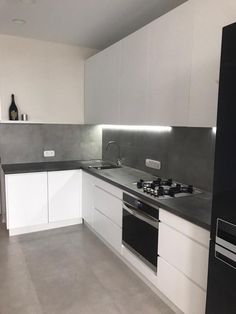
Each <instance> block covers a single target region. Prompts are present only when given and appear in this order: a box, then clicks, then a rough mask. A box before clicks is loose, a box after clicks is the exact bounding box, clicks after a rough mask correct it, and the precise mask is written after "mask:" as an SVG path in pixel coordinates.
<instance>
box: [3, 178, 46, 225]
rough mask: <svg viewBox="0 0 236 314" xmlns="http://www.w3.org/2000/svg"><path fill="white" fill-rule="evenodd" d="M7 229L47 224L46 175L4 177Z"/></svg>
mask: <svg viewBox="0 0 236 314" xmlns="http://www.w3.org/2000/svg"><path fill="white" fill-rule="evenodd" d="M5 178H6V205H7V228H8V229H15V228H21V227H28V226H35V225H42V224H46V223H47V222H48V209H47V204H48V200H47V173H46V172H37V173H21V174H10V175H6V176H5Z"/></svg>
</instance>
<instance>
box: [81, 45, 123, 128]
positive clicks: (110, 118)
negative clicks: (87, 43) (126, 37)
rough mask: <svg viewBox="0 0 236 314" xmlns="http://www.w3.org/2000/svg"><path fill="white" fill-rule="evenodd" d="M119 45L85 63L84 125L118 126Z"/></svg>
mask: <svg viewBox="0 0 236 314" xmlns="http://www.w3.org/2000/svg"><path fill="white" fill-rule="evenodd" d="M119 67H120V43H117V44H115V45H113V46H111V47H109V48H107V49H106V50H104V51H102V52H100V53H98V54H97V55H95V56H93V57H92V58H90V59H88V60H87V61H86V62H85V123H93V124H103V123H108V124H119V95H118V93H119Z"/></svg>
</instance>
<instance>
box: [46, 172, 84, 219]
mask: <svg viewBox="0 0 236 314" xmlns="http://www.w3.org/2000/svg"><path fill="white" fill-rule="evenodd" d="M81 193H82V184H81V170H66V171H52V172H48V204H49V222H56V221H63V220H69V219H76V218H81V199H82V198H81Z"/></svg>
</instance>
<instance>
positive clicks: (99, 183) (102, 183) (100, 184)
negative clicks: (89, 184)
mask: <svg viewBox="0 0 236 314" xmlns="http://www.w3.org/2000/svg"><path fill="white" fill-rule="evenodd" d="M94 179H95V180H94V184H95V185H96V186H97V187H99V188H101V189H103V190H105V191H107V192H108V193H110V194H112V195H114V196H115V197H117V198H119V199H120V200H122V196H123V191H122V190H121V189H119V188H117V187H115V186H114V185H112V184H110V183H107V182H105V181H103V180H100V179H97V178H95V177H94Z"/></svg>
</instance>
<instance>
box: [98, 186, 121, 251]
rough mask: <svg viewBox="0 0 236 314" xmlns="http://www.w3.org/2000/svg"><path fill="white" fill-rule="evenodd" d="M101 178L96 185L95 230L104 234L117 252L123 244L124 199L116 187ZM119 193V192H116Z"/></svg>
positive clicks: (101, 234)
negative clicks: (106, 183)
mask: <svg viewBox="0 0 236 314" xmlns="http://www.w3.org/2000/svg"><path fill="white" fill-rule="evenodd" d="M105 187H106V188H107V190H104V189H103V188H104V184H103V183H102V182H101V185H100V180H97V181H96V185H95V187H94V230H95V231H96V232H97V233H98V234H99V235H100V236H102V237H103V238H104V239H105V240H106V241H107V242H108V243H109V244H110V245H111V246H112V247H113V248H114V249H115V250H116V251H117V252H119V253H121V246H122V201H121V199H119V198H117V196H115V195H114V194H112V193H113V192H114V191H115V192H118V195H119V193H120V191H121V190H118V189H115V190H114V187H112V186H111V189H109V185H106V186H105ZM116 195H117V193H116Z"/></svg>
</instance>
